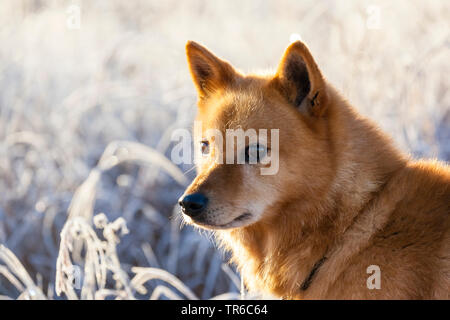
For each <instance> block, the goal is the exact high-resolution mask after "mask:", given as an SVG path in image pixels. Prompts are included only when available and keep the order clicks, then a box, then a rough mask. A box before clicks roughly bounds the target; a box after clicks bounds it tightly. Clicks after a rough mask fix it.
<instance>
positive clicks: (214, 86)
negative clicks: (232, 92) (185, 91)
mask: <svg viewBox="0 0 450 320" xmlns="http://www.w3.org/2000/svg"><path fill="white" fill-rule="evenodd" d="M186 55H187V59H188V65H189V70H190V72H191V76H192V80H193V81H194V84H195V87H196V88H197V92H198V96H199V98H200V99H204V98H206V97H208V96H209V95H210V94H212V93H213V92H216V91H218V90H220V89H224V88H226V87H228V86H230V85H232V83H233V81H234V79H235V77H236V75H237V73H236V71H235V70H234V69H233V67H232V66H231V65H230V64H229V63H228V62H226V61H224V60H222V59H220V58H218V57H216V56H215V55H214V54H212V53H211V52H210V51H209V50H208V49H206V48H205V47H203V46H201V45H199V44H198V43H196V42H194V41H188V42H187V44H186Z"/></svg>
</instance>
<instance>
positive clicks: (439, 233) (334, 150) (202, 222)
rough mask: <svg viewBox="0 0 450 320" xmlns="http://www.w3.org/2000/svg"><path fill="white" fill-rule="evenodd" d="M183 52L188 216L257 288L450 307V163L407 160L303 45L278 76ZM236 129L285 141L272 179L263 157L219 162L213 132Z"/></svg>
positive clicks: (196, 51) (289, 54) (298, 295)
mask: <svg viewBox="0 0 450 320" xmlns="http://www.w3.org/2000/svg"><path fill="white" fill-rule="evenodd" d="M186 53H187V59H188V65H189V70H190V73H191V76H192V79H193V82H194V85H195V87H196V90H197V94H198V103H197V104H198V114H197V118H196V120H197V121H199V122H200V123H201V124H202V129H201V130H200V131H199V130H197V133H195V132H194V141H195V145H196V148H197V149H198V150H199V151H198V152H199V154H200V157H199V159H198V161H197V163H196V167H197V172H198V174H197V176H196V178H195V179H194V181H193V182H192V183H191V184H190V186H189V187H188V188H187V189H186V191H185V193H184V194H183V196H182V197H181V198H180V199H179V204H180V206H181V211H182V216H183V217H184V220H185V221H186V222H187V223H189V224H193V225H194V226H198V227H200V228H204V229H209V230H213V234H214V235H215V237H216V238H217V241H218V243H219V244H220V245H221V246H222V247H223V248H224V249H225V250H229V251H231V256H232V258H231V262H232V263H235V264H236V266H237V268H238V270H239V272H240V273H241V275H242V276H243V279H244V282H245V286H246V287H247V288H248V290H250V291H254V292H261V293H263V294H267V295H269V296H272V297H277V298H281V299H449V292H450V290H449V288H450V233H449V213H450V168H449V166H448V165H447V164H445V163H440V162H438V161H436V160H420V161H413V160H412V159H411V158H410V157H409V156H408V155H405V154H403V153H402V152H400V151H399V150H397V149H396V147H394V144H393V142H392V141H391V139H390V138H389V137H388V136H387V135H385V134H384V133H383V132H381V131H380V129H379V128H378V127H377V126H376V125H375V124H374V123H372V122H371V121H370V120H368V119H366V118H364V117H363V116H361V115H360V114H359V113H358V112H357V111H356V110H355V109H354V108H353V107H352V106H351V105H350V103H349V102H348V101H346V100H345V99H344V98H343V97H342V96H341V94H340V93H339V92H338V91H337V90H336V89H335V88H334V87H333V86H332V85H331V84H330V83H329V82H328V81H327V80H326V79H325V77H324V76H323V75H322V72H321V70H320V69H319V67H318V65H317V63H316V62H315V60H314V58H313V56H312V54H311V52H310V50H309V49H308V47H307V46H306V45H305V44H304V43H303V42H301V41H296V42H293V43H292V44H290V45H289V47H288V48H287V49H286V51H285V53H284V55H283V57H282V59H281V61H280V63H279V65H278V68H277V69H276V71H275V72H274V73H273V74H243V73H241V72H240V71H238V70H237V69H236V68H234V67H232V66H231V64H230V63H229V62H227V61H225V60H223V59H220V58H218V57H217V56H215V55H214V54H213V53H212V52H211V51H210V50H208V49H207V48H205V47H204V46H202V45H200V44H198V43H195V42H193V41H189V42H188V43H187V45H186ZM386 72H388V70H386ZM380 94H382V91H380ZM238 128H241V129H243V130H247V129H252V128H254V129H264V128H265V129H278V135H279V143H278V150H277V153H278V162H279V164H278V166H279V168H278V171H277V172H276V173H275V174H272V175H263V174H261V172H260V169H262V168H263V167H267V166H268V165H269V164H267V163H263V162H262V161H261V159H258V157H256V161H254V163H252V164H250V163H248V162H244V163H243V164H236V163H223V161H222V162H221V161H217V157H216V156H215V154H216V155H217V154H218V153H222V154H225V153H227V152H230V150H229V149H226V150H225V148H223V146H221V145H220V146H217V145H216V143H217V141H218V140H217V139H215V138H213V137H211V136H210V135H209V133H208V130H210V129H213V130H215V131H216V132H217V131H218V132H219V133H222V134H223V135H224V136H225V132H226V130H229V129H238ZM273 147H274V146H273V141H270V140H269V139H266V140H264V141H263V142H258V144H256V147H255V146H250V145H246V146H244V148H241V149H238V148H237V147H235V148H234V149H231V150H233V151H236V154H245V155H246V156H248V154H247V153H249V152H253V154H254V153H255V150H256V151H257V152H258V155H259V154H260V153H261V157H262V158H264V156H265V155H267V154H270V153H273V150H274V149H273ZM250 149H251V150H253V151H251V150H250Z"/></svg>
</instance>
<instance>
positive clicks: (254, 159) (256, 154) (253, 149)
mask: <svg viewBox="0 0 450 320" xmlns="http://www.w3.org/2000/svg"><path fill="white" fill-rule="evenodd" d="M266 154H267V147H266V146H265V145H262V144H259V143H257V144H251V145H249V146H247V148H245V162H246V163H250V164H254V163H258V162H260V161H261V159H263V158H264V157H265V156H266Z"/></svg>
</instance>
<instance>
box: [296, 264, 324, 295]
mask: <svg viewBox="0 0 450 320" xmlns="http://www.w3.org/2000/svg"><path fill="white" fill-rule="evenodd" d="M325 260H327V257H325V256H323V257H322V258H321V259H320V260H319V261H317V262H316V264H315V265H314V266H313V268H312V270H311V272H310V273H309V275H308V276H307V277H306V279H305V280H304V281H303V283H302V285H301V287H300V290H302V291H306V290H307V289H308V288H309V286H310V285H311V282H312V280H313V278H314V275H315V274H316V273H317V271H318V269H319V268H320V267H321V266H322V264H323V263H324V262H325Z"/></svg>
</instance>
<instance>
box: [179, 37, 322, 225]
mask: <svg viewBox="0 0 450 320" xmlns="http://www.w3.org/2000/svg"><path fill="white" fill-rule="evenodd" d="M186 52H187V57H188V63H189V68H190V71H191V75H192V78H193V80H194V84H195V86H196V88H197V92H198V97H199V99H198V115H197V121H196V124H197V125H198V126H200V127H201V128H197V129H195V130H194V144H195V148H196V150H197V151H198V155H199V156H198V157H197V163H196V164H197V170H198V175H197V177H196V178H195V180H194V181H193V182H192V184H191V185H190V186H189V187H188V188H187V190H186V191H185V193H184V195H183V196H182V197H181V198H180V200H179V204H180V205H181V207H182V212H183V214H184V217H185V220H186V221H187V222H189V223H191V222H192V223H194V224H196V225H198V226H201V227H204V228H210V229H229V228H238V227H245V226H248V225H251V224H254V223H257V222H261V221H263V220H264V219H270V218H276V217H274V215H275V213H276V212H279V211H280V210H282V206H283V205H286V204H287V203H289V201H291V200H292V199H299V198H302V197H303V198H304V199H307V198H308V197H315V196H317V193H320V192H323V188H324V186H325V185H326V181H325V180H326V177H329V176H330V173H329V168H330V167H331V164H330V163H329V162H330V159H329V157H328V148H329V144H328V142H327V141H326V139H325V138H324V137H325V135H326V131H327V124H326V115H327V105H328V104H329V103H328V102H329V93H328V90H327V85H326V82H325V80H324V78H323V77H322V74H321V72H320V70H319V68H318V67H317V65H316V63H315V61H314V59H313V58H312V55H311V53H310V52H309V50H308V48H307V47H306V45H305V44H303V43H302V42H299V41H297V42H294V43H292V44H291V45H290V46H289V47H288V48H287V50H286V52H285V54H284V56H283V57H282V59H281V62H280V64H279V67H278V69H277V71H276V72H275V73H274V74H271V75H243V74H241V73H240V72H238V71H237V70H236V69H235V68H233V67H232V66H231V65H230V64H229V63H228V62H226V61H224V60H222V59H219V58H218V57H216V56H215V55H214V54H212V53H211V52H210V51H209V50H207V49H206V48H204V47H203V46H201V45H199V44H197V43H195V42H188V43H187V45H186ZM233 130H235V131H234V135H233ZM239 130H241V131H239ZM230 131H231V132H232V133H231V134H229V133H230ZM236 132H240V133H244V138H243V139H241V141H240V142H239V139H240V138H239V137H238V138H236V136H238V134H236ZM241 137H242V136H241ZM255 137H256V138H255Z"/></svg>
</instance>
